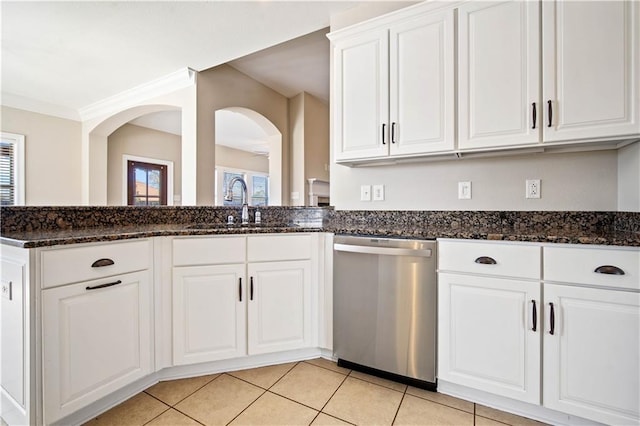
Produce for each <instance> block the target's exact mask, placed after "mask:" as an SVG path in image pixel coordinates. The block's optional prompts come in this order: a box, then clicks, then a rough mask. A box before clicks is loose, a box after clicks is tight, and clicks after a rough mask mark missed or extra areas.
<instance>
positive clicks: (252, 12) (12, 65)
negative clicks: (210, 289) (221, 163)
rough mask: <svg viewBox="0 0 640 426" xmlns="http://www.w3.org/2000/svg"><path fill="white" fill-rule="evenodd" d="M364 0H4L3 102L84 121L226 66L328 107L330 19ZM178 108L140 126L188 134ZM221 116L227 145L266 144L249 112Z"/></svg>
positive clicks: (257, 148) (222, 135) (142, 121)
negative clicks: (181, 78)
mask: <svg viewBox="0 0 640 426" xmlns="http://www.w3.org/2000/svg"><path fill="white" fill-rule="evenodd" d="M365 3H369V2H368V1H366V2H365V1H362V0H356V1H322V0H320V1H310V0H293V1H279V0H253V1H222V0H209V1H120V2H113V1H65V2H57V1H34V2H30V1H5V0H3V1H1V2H0V8H1V24H2V25H1V44H2V46H1V48H2V50H1V52H0V53H1V56H0V58H2V61H1V71H2V73H1V81H0V82H1V86H0V88H1V90H2V104H3V105H7V106H13V107H16V108H21V109H26V110H31V111H35V112H41V113H45V114H50V115H56V116H60V117H64V118H71V119H75V120H79V114H78V110H80V109H82V108H86V107H88V106H90V105H92V104H94V103H96V102H99V101H103V100H104V99H107V98H109V97H111V96H114V95H117V94H119V93H122V92H124V91H126V90H129V89H132V88H134V87H136V86H139V85H141V84H144V83H147V82H149V81H152V80H155V79H157V78H161V77H164V76H166V75H169V74H171V73H173V72H175V71H177V70H180V69H184V68H186V67H188V68H191V69H194V70H196V71H203V70H205V69H208V68H211V67H214V66H218V65H220V64H223V63H229V64H230V65H231V66H233V67H234V68H236V69H238V70H239V71H241V72H243V73H245V74H247V75H249V76H250V77H252V78H253V79H255V80H257V81H259V82H261V83H263V84H265V85H267V86H269V87H271V88H272V89H274V90H276V91H277V92H279V93H281V94H282V95H284V96H286V97H291V96H295V95H296V94H298V93H301V92H303V91H304V92H307V93H309V94H311V95H313V96H316V97H317V98H319V99H321V100H323V101H325V102H327V103H328V100H329V41H328V39H327V38H326V36H325V34H326V33H327V32H328V26H329V23H330V18H331V16H333V15H336V14H339V13H341V12H344V11H346V10H348V9H350V8H353V7H355V6H357V5H363V4H365ZM375 3H377V4H378V5H381V4H383V3H386V2H382V1H375ZM179 114H180V113H179V112H161V113H157V114H153V115H149V116H145V117H141V118H139V119H137V120H135V121H134V122H133V124H137V125H140V126H144V127H149V128H154V129H157V130H162V131H167V132H170V133H174V134H181V129H180V115H179ZM236 115H238V114H236ZM221 119H222V120H225V119H228V120H229V122H228V123H226V124H220V123H218V124H217V125H216V127H218V126H219V127H220V128H221V130H220V132H221V133H220V134H219V136H220V138H221V140H225V141H230V142H228V145H232V144H233V143H241V144H244V148H243V149H249V150H251V151H254V152H263V151H264V150H265V147H264V146H262V147H260V146H255V138H256V134H255V131H256V129H254V128H253V126H252V125H251V124H250V123H247V122H246V120H248V119H246V117H244V118H243V116H242V115H241V114H240V117H232V116H231V115H224V114H223V115H222V116H221ZM249 121H250V120H249ZM242 129H244V130H242ZM234 132H236V133H237V132H244V133H243V134H240V136H238V135H236V136H232V134H233V133H234ZM239 139H241V140H242V141H240V140H239ZM234 141H235V142H234ZM250 145H253V147H251V148H247V147H248V146H250Z"/></svg>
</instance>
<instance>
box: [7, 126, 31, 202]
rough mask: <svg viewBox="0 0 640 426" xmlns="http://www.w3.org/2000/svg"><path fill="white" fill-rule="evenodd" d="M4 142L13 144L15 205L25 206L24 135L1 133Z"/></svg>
mask: <svg viewBox="0 0 640 426" xmlns="http://www.w3.org/2000/svg"><path fill="white" fill-rule="evenodd" d="M1 135H2V141H3V142H9V143H11V144H13V146H14V148H15V151H14V161H15V165H14V168H13V171H14V176H13V179H14V182H15V186H14V188H15V194H14V205H16V206H24V204H25V178H24V176H25V166H24V135H19V134H17V133H8V132H1Z"/></svg>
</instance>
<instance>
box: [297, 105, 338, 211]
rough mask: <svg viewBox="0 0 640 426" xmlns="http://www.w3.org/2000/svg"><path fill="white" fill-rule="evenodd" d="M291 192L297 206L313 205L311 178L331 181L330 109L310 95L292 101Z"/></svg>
mask: <svg viewBox="0 0 640 426" xmlns="http://www.w3.org/2000/svg"><path fill="white" fill-rule="evenodd" d="M289 126H290V127H289V129H290V134H291V192H295V193H297V195H298V199H296V200H294V199H292V200H291V204H292V205H295V206H304V205H308V204H309V199H308V198H309V197H308V196H307V194H308V192H309V190H308V188H309V184H308V181H307V179H310V178H317V179H320V180H324V181H328V180H329V169H328V166H329V106H328V105H327V104H325V103H324V102H322V101H320V100H319V99H317V98H316V97H314V96H312V95H310V94H308V93H300V94H299V95H297V96H295V97H293V98H290V99H289Z"/></svg>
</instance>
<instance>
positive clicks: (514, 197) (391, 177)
mask: <svg viewBox="0 0 640 426" xmlns="http://www.w3.org/2000/svg"><path fill="white" fill-rule="evenodd" d="M617 165H618V153H617V152H616V151H613V150H608V151H597V152H583V153H570V154H567V153H565V154H526V155H524V154H523V155H518V156H512V157H504V156H503V157H494V158H482V159H478V158H476V159H462V160H449V161H436V162H422V163H408V164H397V165H390V166H374V167H359V168H349V167H346V166H340V165H336V164H332V167H331V204H332V205H334V206H335V207H336V208H337V209H347V210H355V209H364V210H396V209H397V210H597V211H615V210H616V209H617V192H618V188H617V177H618V174H617V168H618V166H617ZM526 179H541V180H542V182H541V194H542V198H540V199H525V197H524V195H525V180H526ZM459 181H471V182H472V199H471V200H458V198H457V196H458V182H459ZM364 184H370V185H374V184H383V185H385V192H386V194H385V201H369V202H364V201H359V199H360V185H364Z"/></svg>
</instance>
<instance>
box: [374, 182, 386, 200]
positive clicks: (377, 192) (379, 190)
mask: <svg viewBox="0 0 640 426" xmlns="http://www.w3.org/2000/svg"><path fill="white" fill-rule="evenodd" d="M373 201H384V185H373Z"/></svg>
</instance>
